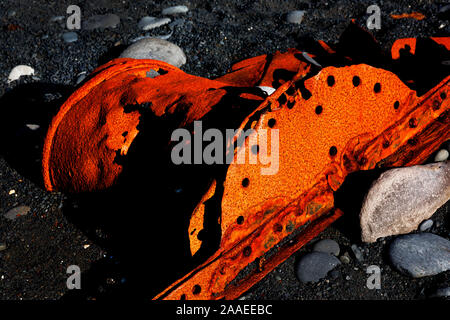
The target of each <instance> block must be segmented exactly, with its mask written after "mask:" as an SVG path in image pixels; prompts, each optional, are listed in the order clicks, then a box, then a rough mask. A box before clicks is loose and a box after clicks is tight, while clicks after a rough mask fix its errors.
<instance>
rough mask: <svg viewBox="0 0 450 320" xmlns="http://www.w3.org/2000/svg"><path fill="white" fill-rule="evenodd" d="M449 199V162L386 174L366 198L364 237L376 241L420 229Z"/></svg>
mask: <svg viewBox="0 0 450 320" xmlns="http://www.w3.org/2000/svg"><path fill="white" fill-rule="evenodd" d="M449 199H450V162H449V161H446V162H439V163H432V164H428V165H424V166H413V167H407V168H398V169H392V170H389V171H386V172H385V173H383V174H382V175H381V176H380V178H379V179H378V180H377V181H375V182H374V184H373V185H372V187H371V189H370V190H369V192H368V194H367V195H366V198H365V199H364V203H363V206H362V209H361V213H360V224H361V231H362V232H361V238H362V240H363V241H364V242H375V241H376V240H377V239H378V238H381V237H386V236H391V235H395V234H405V233H409V232H411V231H413V230H416V229H417V227H418V226H419V224H420V223H421V222H422V221H423V220H426V219H428V218H430V217H431V216H432V215H433V213H434V212H435V211H436V210H437V209H439V207H441V206H442V205H444V204H445V203H446V202H447V201H448V200H449Z"/></svg>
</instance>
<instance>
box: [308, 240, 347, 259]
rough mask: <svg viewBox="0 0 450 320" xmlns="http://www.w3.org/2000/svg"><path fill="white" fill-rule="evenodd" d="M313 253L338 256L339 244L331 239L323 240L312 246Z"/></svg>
mask: <svg viewBox="0 0 450 320" xmlns="http://www.w3.org/2000/svg"><path fill="white" fill-rule="evenodd" d="M313 251H317V252H325V253H328V254H333V255H335V256H338V255H339V252H340V248H339V244H338V243H337V242H336V241H334V240H332V239H323V240H320V241H318V242H316V243H315V244H314V247H313Z"/></svg>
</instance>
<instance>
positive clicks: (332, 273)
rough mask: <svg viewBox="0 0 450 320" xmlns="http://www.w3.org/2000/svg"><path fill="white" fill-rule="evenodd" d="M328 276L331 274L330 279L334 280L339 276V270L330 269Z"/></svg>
mask: <svg viewBox="0 0 450 320" xmlns="http://www.w3.org/2000/svg"><path fill="white" fill-rule="evenodd" d="M330 276H331V279H333V280H336V279H337V278H339V276H340V273H339V271H337V270H332V271H331V272H330Z"/></svg>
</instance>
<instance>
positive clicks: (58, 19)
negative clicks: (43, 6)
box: [50, 16, 66, 22]
mask: <svg viewBox="0 0 450 320" xmlns="http://www.w3.org/2000/svg"><path fill="white" fill-rule="evenodd" d="M64 19H66V17H65V16H56V17H52V18H51V19H50V21H51V22H58V21H63V20H64Z"/></svg>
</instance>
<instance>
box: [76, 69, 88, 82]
mask: <svg viewBox="0 0 450 320" xmlns="http://www.w3.org/2000/svg"><path fill="white" fill-rule="evenodd" d="M84 79H86V72H82V73H80V74H79V75H78V78H77V81H76V84H80V83H81V82H83V80H84Z"/></svg>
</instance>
